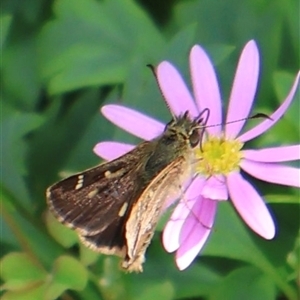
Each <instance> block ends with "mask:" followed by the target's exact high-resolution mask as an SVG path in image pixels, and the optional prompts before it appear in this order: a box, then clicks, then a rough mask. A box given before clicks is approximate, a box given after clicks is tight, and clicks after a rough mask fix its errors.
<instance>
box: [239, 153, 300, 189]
mask: <svg viewBox="0 0 300 300" xmlns="http://www.w3.org/2000/svg"><path fill="white" fill-rule="evenodd" d="M240 167H241V168H242V169H243V170H244V171H245V172H247V173H249V174H250V175H252V176H253V177H255V178H258V179H260V180H263V181H267V182H272V183H276V184H282V185H288V186H295V187H300V169H298V168H293V167H289V166H284V165H280V164H276V163H263V162H256V161H251V160H248V159H243V160H242V161H241V163H240Z"/></svg>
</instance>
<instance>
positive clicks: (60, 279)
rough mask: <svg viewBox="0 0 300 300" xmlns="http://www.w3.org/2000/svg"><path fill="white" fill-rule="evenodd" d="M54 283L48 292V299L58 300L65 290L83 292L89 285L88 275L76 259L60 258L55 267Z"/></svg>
mask: <svg viewBox="0 0 300 300" xmlns="http://www.w3.org/2000/svg"><path fill="white" fill-rule="evenodd" d="M52 277H53V279H52V282H51V283H50V284H49V287H48V289H47V292H46V299H49V300H50V299H56V298H57V297H58V296H59V295H61V294H62V293H63V292H64V291H65V290H67V289H72V290H77V291H80V290H83V289H84V288H85V286H86V284H87V280H88V273H87V270H86V269H85V268H84V266H83V265H82V264H81V263H80V262H79V261H78V260H76V259H75V258H73V257H70V256H60V257H59V258H58V259H57V260H56V261H55V262H54V265H53V272H52Z"/></svg>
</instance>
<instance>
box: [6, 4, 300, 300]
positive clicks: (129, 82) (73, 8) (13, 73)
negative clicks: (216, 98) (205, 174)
mask: <svg viewBox="0 0 300 300" xmlns="http://www.w3.org/2000/svg"><path fill="white" fill-rule="evenodd" d="M299 11H300V9H299V1H297V0H285V1H282V0H244V1H238V0H223V1H217V0H182V1H175V0H166V1H159V0H153V1H150V0H148V1H147V0H139V1H130V0H119V1H118V0H106V1H96V0H58V1H49V0H48V1H46V0H24V1H18V0H2V1H1V45H0V46H1V249H0V250H1V257H2V258H3V259H2V261H1V264H2V265H1V284H2V291H1V292H0V293H1V294H0V295H1V296H2V299H5V300H8V299H9V300H19V299H20V300H27V299H28V300H32V299H34V300H39V299H43V300H48V299H49V300H52V299H64V300H71V299H74V300H75V299H109V300H114V299H133V300H152V299H165V300H169V299H170V300H171V299H176V300H179V299H180V300H183V299H184V300H188V299H190V300H192V299H253V300H254V299H255V300H256V299H297V293H298V289H299V284H300V279H299V250H300V239H299V190H298V189H293V188H286V187H280V186H274V185H271V184H264V183H262V182H259V181H254V180H253V179H251V180H252V181H253V182H254V183H255V185H256V187H257V188H258V190H259V191H260V193H262V194H263V195H264V196H265V199H266V201H267V202H268V203H269V207H270V210H271V211H272V214H273V216H274V219H275V222H276V225H277V235H276V237H275V239H274V240H271V241H265V240H263V239H262V238H260V237H258V236H256V235H255V234H254V233H252V232H251V230H250V229H249V228H247V227H246V226H245V225H244V224H243V222H242V221H241V220H240V219H239V217H238V216H237V214H236V213H235V211H234V210H233V209H232V207H231V206H230V203H229V202H226V203H221V204H220V205H219V209H218V214H217V220H216V223H215V226H214V230H213V232H212V234H211V236H210V238H209V240H208V242H207V243H206V245H205V247H204V249H203V251H202V252H201V253H200V255H199V256H198V257H197V259H196V260H195V261H194V262H193V263H192V265H191V266H190V267H189V268H188V269H187V270H185V271H182V272H181V271H179V270H178V269H177V268H176V266H175V261H174V256H173V254H168V253H166V252H165V251H164V250H163V246H162V244H161V241H160V230H161V229H162V228H163V225H164V222H161V224H159V228H158V229H159V230H158V231H157V232H156V235H155V237H154V239H153V242H152V243H151V245H150V247H149V249H148V251H147V255H146V256H147V261H146V263H145V265H144V272H143V273H142V274H124V273H123V272H122V271H120V270H119V267H118V258H115V257H107V256H104V255H98V254H95V253H93V252H92V251H90V250H88V249H86V248H85V247H84V246H82V245H81V244H80V243H79V242H78V239H77V236H76V234H75V233H74V232H73V231H71V230H69V229H67V228H65V227H63V226H62V225H60V224H58V223H57V222H56V221H55V220H53V219H52V218H51V216H50V215H49V214H47V208H46V202H45V189H46V188H47V187H48V186H49V185H50V184H52V183H53V182H55V181H56V180H59V179H60V178H61V176H64V175H66V174H69V173H72V172H76V171H81V170H83V169H85V168H88V167H91V166H93V165H95V164H97V163H99V162H100V159H99V158H98V157H97V156H96V155H95V154H94V153H93V152H92V149H93V147H94V145H95V144H96V143H97V142H99V141H102V140H121V141H126V142H133V143H136V142H138V140H137V139H136V138H134V137H132V136H130V135H129V134H125V133H124V132H122V131H121V130H120V129H117V128H116V127H114V126H113V125H112V124H110V123H109V122H108V121H107V120H105V119H104V117H103V116H101V115H100V113H99V108H100V107H101V106H102V105H103V104H105V103H123V104H125V105H127V106H130V107H133V108H136V109H137V110H139V111H142V112H145V113H147V114H149V115H152V116H154V117H155V118H157V119H159V120H162V121H164V122H167V121H169V119H170V113H169V112H168V110H167V109H166V107H165V104H164V102H163V100H162V97H161V95H160V93H159V90H158V88H157V85H156V82H155V80H154V78H153V75H152V74H151V72H150V71H149V69H148V68H146V65H147V64H149V63H151V64H153V65H156V64H158V63H159V62H160V61H162V60H169V61H172V62H173V63H174V64H175V65H176V66H177V67H178V68H179V69H180V70H181V72H182V73H183V74H184V76H185V79H186V80H187V82H189V74H188V53H189V50H190V48H191V47H192V46H193V45H194V44H196V43H197V44H201V45H202V46H203V47H204V48H205V49H207V51H208V53H209V55H210V56H211V58H212V60H213V62H214V63H215V66H216V68H217V70H218V76H219V80H220V84H221V87H222V92H223V99H224V103H225V104H224V105H226V100H225V99H227V97H228V94H229V92H230V88H231V82H232V78H233V75H234V70H235V67H236V63H237V59H238V56H239V54H240V51H241V49H242V47H243V46H244V44H245V43H246V42H247V41H248V40H250V39H255V40H256V42H257V43H258V46H259V50H260V57H261V72H260V83H259V89H258V92H257V97H256V102H255V109H254V110H255V112H265V113H271V112H272V111H274V109H276V108H277V107H278V106H279V105H280V103H281V102H282V101H283V100H284V98H285V96H286V95H287V93H288V91H289V89H290V87H291V84H292V82H293V78H294V77H295V75H296V72H297V71H298V69H299ZM295 143H299V92H298V95H297V96H296V97H295V99H294V102H293V104H292V106H291V107H290V109H289V110H288V112H287V113H286V114H285V115H284V117H283V118H282V120H281V121H280V122H278V124H276V126H274V128H272V129H271V130H270V131H268V132H267V133H266V134H265V135H263V136H262V137H260V138H259V139H257V140H255V141H254V142H252V143H251V145H250V146H251V147H261V146H271V145H288V144H295Z"/></svg>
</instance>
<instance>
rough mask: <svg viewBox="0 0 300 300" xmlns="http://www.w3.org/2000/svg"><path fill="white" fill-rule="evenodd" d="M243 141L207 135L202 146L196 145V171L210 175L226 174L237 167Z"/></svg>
mask: <svg viewBox="0 0 300 300" xmlns="http://www.w3.org/2000/svg"><path fill="white" fill-rule="evenodd" d="M243 145H244V144H243V143H241V142H240V141H238V140H225V139H224V138H222V137H216V136H209V137H208V139H207V140H206V141H204V142H203V144H202V147H201V149H200V147H196V158H197V166H196V172H197V173H199V174H202V175H206V176H207V177H210V176H212V175H217V174H222V175H226V174H228V173H230V172H232V171H235V170H238V169H239V164H240V160H241V158H242V153H241V152H240V150H241V149H242V147H243Z"/></svg>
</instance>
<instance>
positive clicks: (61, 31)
mask: <svg viewBox="0 0 300 300" xmlns="http://www.w3.org/2000/svg"><path fill="white" fill-rule="evenodd" d="M55 14H56V16H57V19H56V20H54V21H51V22H49V23H48V24H47V26H45V28H44V30H43V32H42V34H41V36H40V49H41V52H40V54H41V55H40V62H41V65H42V73H43V77H44V78H45V79H46V80H49V91H50V93H51V94H55V93H61V92H63V91H69V90H72V89H75V88H80V87H84V86H92V85H101V84H116V83H120V82H122V81H123V80H124V79H125V77H126V75H127V68H128V65H129V64H128V62H130V58H131V57H133V55H134V54H136V53H137V52H142V53H144V56H145V57H148V59H149V60H153V57H155V55H156V54H157V53H159V50H160V49H161V47H162V46H163V40H162V38H161V36H160V33H159V32H158V31H157V30H156V28H155V27H154V26H153V24H152V23H151V22H150V20H148V18H147V16H146V15H145V14H144V12H143V11H142V10H141V9H139V8H138V7H137V5H136V4H135V2H133V1H131V0H125V1H121V2H120V1H117V0H112V1H107V2H96V1H94V0H76V1H74V0H73V1H70V0H67V1H57V2H56V6H55ZM70 28H72V30H70ZM49 45H53V47H51V46H50V47H49ZM153 45H155V48H153ZM83 54H84V55H83Z"/></svg>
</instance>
